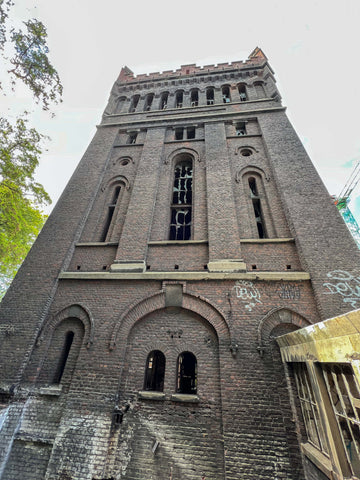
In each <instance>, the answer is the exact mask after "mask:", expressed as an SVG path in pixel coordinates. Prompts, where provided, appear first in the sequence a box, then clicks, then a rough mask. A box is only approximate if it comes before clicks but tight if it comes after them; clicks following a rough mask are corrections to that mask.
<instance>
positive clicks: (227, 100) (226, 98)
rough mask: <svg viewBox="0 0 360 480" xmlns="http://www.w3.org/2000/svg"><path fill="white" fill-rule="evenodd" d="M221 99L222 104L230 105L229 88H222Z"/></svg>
mask: <svg viewBox="0 0 360 480" xmlns="http://www.w3.org/2000/svg"><path fill="white" fill-rule="evenodd" d="M222 97H223V102H224V103H230V102H231V99H230V88H229V87H222Z"/></svg>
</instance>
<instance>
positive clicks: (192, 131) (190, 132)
mask: <svg viewBox="0 0 360 480" xmlns="http://www.w3.org/2000/svg"><path fill="white" fill-rule="evenodd" d="M186 134H187V138H188V139H192V138H195V127H188V128H187V129H186Z"/></svg>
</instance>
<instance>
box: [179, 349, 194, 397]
mask: <svg viewBox="0 0 360 480" xmlns="http://www.w3.org/2000/svg"><path fill="white" fill-rule="evenodd" d="M176 391H177V393H190V394H195V393H196V392H197V361H196V357H195V355H194V354H192V353H191V352H182V353H181V354H180V355H179V357H178V361H177V382H176Z"/></svg>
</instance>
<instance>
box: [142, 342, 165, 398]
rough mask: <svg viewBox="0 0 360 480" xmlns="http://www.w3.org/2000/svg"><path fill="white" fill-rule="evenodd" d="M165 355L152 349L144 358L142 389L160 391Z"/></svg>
mask: <svg viewBox="0 0 360 480" xmlns="http://www.w3.org/2000/svg"><path fill="white" fill-rule="evenodd" d="M164 377H165V355H164V354H163V353H162V352H160V350H153V351H152V352H150V353H149V355H148V358H147V360H146V370H145V380H144V390H148V391H153V392H162V391H163V390H164Z"/></svg>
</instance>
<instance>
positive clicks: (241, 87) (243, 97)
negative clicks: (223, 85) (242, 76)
mask: <svg viewBox="0 0 360 480" xmlns="http://www.w3.org/2000/svg"><path fill="white" fill-rule="evenodd" d="M239 95H240V102H245V101H246V100H247V95H246V86H245V85H239Z"/></svg>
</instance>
